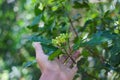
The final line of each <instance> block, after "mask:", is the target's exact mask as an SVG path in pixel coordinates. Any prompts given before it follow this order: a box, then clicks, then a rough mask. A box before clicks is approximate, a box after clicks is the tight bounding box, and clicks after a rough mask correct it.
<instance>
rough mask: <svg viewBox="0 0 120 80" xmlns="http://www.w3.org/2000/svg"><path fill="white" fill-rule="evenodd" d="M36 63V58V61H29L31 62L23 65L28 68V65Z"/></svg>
mask: <svg viewBox="0 0 120 80" xmlns="http://www.w3.org/2000/svg"><path fill="white" fill-rule="evenodd" d="M35 63H36V60H34V61H29V62H27V63H25V64H24V65H23V67H24V68H27V67H30V66H31V65H33V64H35Z"/></svg>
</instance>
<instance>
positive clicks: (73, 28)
mask: <svg viewBox="0 0 120 80" xmlns="http://www.w3.org/2000/svg"><path fill="white" fill-rule="evenodd" d="M61 4H62V7H63V9H65V6H64V5H63V3H62V2H61ZM67 17H68V19H69V22H70V24H71V28H72V30H73V32H74V33H75V35H76V37H78V33H77V31H76V30H75V27H74V25H73V22H72V20H71V18H70V16H69V14H68V13H67Z"/></svg>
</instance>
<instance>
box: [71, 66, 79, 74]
mask: <svg viewBox="0 0 120 80" xmlns="http://www.w3.org/2000/svg"><path fill="white" fill-rule="evenodd" d="M77 70H78V68H77V66H74V67H73V68H72V74H73V75H75V74H76V72H77Z"/></svg>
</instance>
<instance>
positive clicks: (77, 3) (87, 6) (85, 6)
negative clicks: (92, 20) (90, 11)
mask: <svg viewBox="0 0 120 80" xmlns="http://www.w3.org/2000/svg"><path fill="white" fill-rule="evenodd" d="M73 7H74V8H89V4H88V3H87V2H85V1H83V2H82V3H81V2H79V1H74V6H73Z"/></svg>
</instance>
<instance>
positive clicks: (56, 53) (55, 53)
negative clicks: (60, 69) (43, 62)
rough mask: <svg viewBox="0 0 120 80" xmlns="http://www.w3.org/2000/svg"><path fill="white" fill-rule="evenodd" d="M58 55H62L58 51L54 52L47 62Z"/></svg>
mask: <svg viewBox="0 0 120 80" xmlns="http://www.w3.org/2000/svg"><path fill="white" fill-rule="evenodd" d="M60 54H62V51H61V50H60V49H58V50H56V51H55V52H53V53H52V54H51V55H50V56H49V58H48V59H49V60H54V59H55V58H56V57H58V56H59V55H60Z"/></svg>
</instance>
